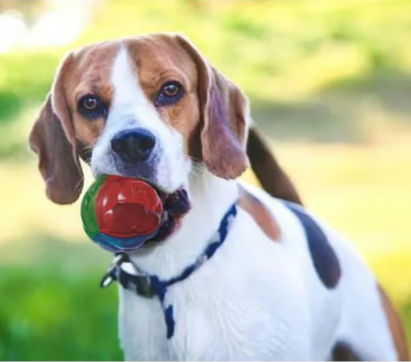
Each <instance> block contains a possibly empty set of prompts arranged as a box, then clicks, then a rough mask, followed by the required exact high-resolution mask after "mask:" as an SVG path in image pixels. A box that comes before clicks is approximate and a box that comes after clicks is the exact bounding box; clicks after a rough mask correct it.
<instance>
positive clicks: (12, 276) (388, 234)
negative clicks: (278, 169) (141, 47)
mask: <svg viewBox="0 0 411 362" xmlns="http://www.w3.org/2000/svg"><path fill="white" fill-rule="evenodd" d="M10 3H13V2H10ZM92 7H93V11H92V17H91V19H90V23H89V25H88V26H87V28H86V29H85V31H84V33H83V34H82V36H81V38H80V39H79V40H78V42H77V44H74V45H73V46H75V45H82V44H85V43H88V42H92V41H100V40H102V39H111V38H114V37H120V36H130V35H134V34H140V33H145V32H150V31H160V30H161V31H179V32H183V33H185V34H186V35H187V36H188V37H189V38H190V39H192V41H193V42H194V43H195V44H196V45H197V46H198V47H199V48H200V49H201V51H202V52H203V53H204V54H205V55H206V56H207V58H208V59H210V60H211V61H212V62H213V64H215V65H216V66H217V68H218V69H220V70H221V71H222V72H224V73H225V74H227V75H228V76H229V77H230V78H232V79H233V80H234V81H235V82H236V83H238V84H239V85H240V86H241V87H242V89H243V90H244V91H245V92H246V93H247V95H248V96H250V98H251V105H252V110H253V116H254V119H255V120H256V121H257V123H258V124H259V125H260V127H261V128H263V129H264V130H265V131H266V134H267V135H268V136H270V137H271V138H272V139H273V147H274V150H275V152H276V153H277V155H278V158H279V159H280V160H281V163H282V164H283V165H284V166H285V168H286V169H287V171H288V172H289V174H290V175H291V176H292V178H293V180H294V181H295V183H296V184H297V187H298V189H299V190H300V192H301V194H302V195H303V197H304V200H305V203H306V204H307V205H308V207H309V208H310V209H311V210H313V211H314V212H315V213H316V214H318V215H319V216H321V217H322V218H323V219H325V220H326V221H327V222H328V223H330V224H331V225H333V226H334V227H335V228H337V229H338V230H340V231H341V232H342V233H343V234H344V235H346V236H347V237H348V238H349V239H350V240H351V242H352V243H353V245H354V246H355V247H356V249H357V250H359V252H360V253H361V254H362V255H363V257H364V259H365V260H366V261H367V262H368V263H369V265H370V266H371V268H372V269H373V271H374V272H375V274H376V275H377V276H378V278H379V280H380V281H381V283H382V284H383V285H384V287H385V288H386V289H387V291H388V293H389V294H390V295H391V297H392V299H393V300H394V302H395V304H396V305H397V307H398V309H399V310H400V312H401V314H402V316H403V319H404V321H405V324H406V327H407V329H408V332H409V336H410V337H411V283H410V280H411V263H410V260H411V242H410V240H411V228H410V225H409V201H410V200H411V189H410V187H409V185H410V184H411V169H410V168H409V167H408V165H409V160H410V159H411V148H410V147H409V144H410V138H411V102H410V101H409V94H410V92H411V87H410V84H411V82H410V77H411V52H410V47H409V46H408V44H409V42H410V39H411V26H410V24H411V3H410V2H409V1H406V0H385V1H369V2H358V1H344V2H338V3H334V2H333V3H332V4H331V3H328V2H326V1H307V2H304V3H302V2H299V3H298V4H297V3H292V2H291V3H290V2H281V1H275V2H274V1H262V0H261V1H260V0H259V1H249V0H244V1H241V2H239V1H230V0H229V1H224V2H217V1H214V2H210V1H202V0H197V1H193V0H190V1H188V0H186V1H174V0H170V1H167V2H164V1H150V2H148V1H147V2H130V1H104V2H93V3H92ZM68 48H71V46H70V47H68ZM68 48H59V49H34V50H23V49H20V50H18V51H15V52H13V53H10V54H1V56H0V134H1V142H0V175H1V176H0V200H1V207H0V220H1V221H0V223H1V230H2V232H1V233H0V275H1V277H0V294H1V296H2V298H1V299H0V360H119V359H121V358H122V353H121V351H120V348H119V342H118V340H117V297H116V295H117V292H116V287H111V288H110V289H108V290H105V291H101V290H100V289H99V288H98V282H99V279H100V277H101V275H102V273H103V272H104V270H105V269H106V267H107V265H108V263H109V262H110V255H108V253H105V252H103V251H102V250H100V249H99V248H98V247H96V246H95V245H93V244H92V243H91V242H89V241H88V240H87V239H86V237H85V235H84V232H83V230H82V228H81V220H80V213H79V208H80V205H79V203H77V204H75V205H72V206H66V207H58V206H56V205H53V204H52V203H50V202H49V201H47V200H46V198H45V195H44V192H43V190H44V184H43V181H42V180H41V177H40V175H39V174H38V172H37V168H36V164H35V160H34V157H33V156H29V154H28V151H27V145H26V138H27V134H28V132H29V130H30V127H31V123H32V119H33V117H34V115H35V114H36V112H37V111H38V109H39V107H40V104H41V102H42V101H43V99H44V98H45V95H46V94H47V92H48V91H49V88H50V84H51V82H52V78H53V74H54V71H55V68H56V66H57V64H58V61H59V59H60V57H61V56H62V54H63V53H65V52H66V51H67V49H68ZM86 177H87V181H88V182H90V177H89V174H86ZM244 177H245V179H247V180H248V181H249V182H255V179H254V178H253V175H252V174H250V173H247V174H246V175H245V176H244ZM409 342H410V346H411V339H410V340H409Z"/></svg>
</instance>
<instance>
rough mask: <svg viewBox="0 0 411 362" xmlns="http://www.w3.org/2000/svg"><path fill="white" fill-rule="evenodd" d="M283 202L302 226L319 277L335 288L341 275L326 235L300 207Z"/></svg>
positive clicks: (329, 287)
mask: <svg viewBox="0 0 411 362" xmlns="http://www.w3.org/2000/svg"><path fill="white" fill-rule="evenodd" d="M284 203H285V205H286V206H287V207H288V208H289V209H290V210H291V211H292V212H293V213H294V215H295V216H297V218H298V219H299V220H300V222H301V224H302V226H303V227H304V231H305V234H306V237H307V242H308V248H309V250H310V254H311V259H312V261H313V264H314V267H315V270H316V271H317V274H318V276H319V278H320V279H321V281H322V282H323V283H324V285H325V286H326V287H327V288H328V289H332V288H335V287H336V286H337V284H338V281H339V280H340V277H341V268H340V263H339V261H338V258H337V255H336V254H335V252H334V250H333V248H332V247H331V245H330V243H329V242H328V239H327V237H326V235H325V234H324V232H323V231H322V230H321V228H320V227H319V226H318V225H317V223H316V222H315V221H314V220H313V219H312V218H311V217H310V216H309V215H308V214H307V213H306V212H305V211H304V209H303V208H302V207H300V206H298V205H296V204H293V203H291V202H284Z"/></svg>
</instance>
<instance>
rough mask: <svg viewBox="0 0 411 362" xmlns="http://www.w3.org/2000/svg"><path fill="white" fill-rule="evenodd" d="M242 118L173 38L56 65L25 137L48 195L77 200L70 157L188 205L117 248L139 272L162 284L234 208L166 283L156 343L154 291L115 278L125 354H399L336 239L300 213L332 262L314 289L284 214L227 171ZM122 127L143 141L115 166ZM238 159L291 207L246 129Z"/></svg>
mask: <svg viewBox="0 0 411 362" xmlns="http://www.w3.org/2000/svg"><path fill="white" fill-rule="evenodd" d="M170 80H173V81H178V82H179V83H181V85H182V87H183V88H184V95H183V96H182V98H181V99H180V100H179V101H178V102H177V103H175V104H172V105H168V106H158V105H156V104H155V102H154V99H155V97H156V94H157V93H158V92H159V90H160V89H161V87H162V85H163V84H164V83H165V82H167V81H170ZM86 94H92V95H96V96H98V97H99V98H100V99H101V100H102V101H103V102H104V103H105V104H106V105H107V107H108V112H107V114H106V115H105V116H104V117H100V118H97V119H92V120H90V119H87V117H84V116H83V115H82V114H81V112H79V111H78V101H79V99H81V97H83V96H84V95H86ZM250 125H251V118H250V114H249V108H248V102H247V99H246V97H245V96H244V94H243V93H242V92H241V91H240V89H239V88H238V87H236V86H235V85H234V84H233V83H232V82H230V81H229V80H228V79H226V78H225V77H224V76H222V75H221V74H220V73H219V72H218V71H217V70H216V69H215V68H213V67H212V66H211V65H210V64H209V63H208V62H207V61H206V60H205V59H204V58H203V57H202V56H201V55H200V53H199V52H198V51H197V50H196V49H195V47H194V46H193V45H192V44H191V43H190V42H189V41H187V40H186V39H185V38H183V37H181V36H179V35H174V34H156V35H147V36H141V37H136V38H132V39H122V40H118V41H110V42H105V43H99V44H93V45H90V46H87V47H84V48H82V49H80V50H77V51H74V52H72V53H70V54H69V55H68V56H67V57H66V58H65V59H64V60H63V62H62V64H61V66H60V68H59V71H58V72H57V75H56V79H55V81H54V84H53V87H52V91H51V93H50V95H49V96H48V98H47V101H46V103H45V105H44V107H43V109H42V111H41V113H40V115H39V118H38V119H37V121H36V123H35V125H34V127H33V130H32V133H31V135H30V144H31V147H32V149H33V150H34V151H35V152H36V153H37V154H38V157H39V168H40V171H41V173H42V175H43V178H44V179H45V182H46V192H47V195H48V197H49V198H50V199H51V200H52V201H54V202H56V203H59V204H67V203H72V202H74V201H76V200H77V199H78V197H79V196H80V193H81V190H82V185H83V174H82V171H81V166H80V162H79V157H81V158H83V159H84V160H85V161H86V162H88V163H89V165H90V167H91V169H92V172H93V174H94V175H95V176H97V175H99V174H103V173H105V174H118V175H123V176H128V177H139V178H143V179H146V180H147V181H149V182H150V183H152V184H153V185H155V186H156V187H157V188H158V189H160V190H162V191H163V192H166V193H172V192H174V191H176V190H177V189H178V188H180V187H183V188H185V189H186V190H187V192H188V195H189V199H190V202H191V205H192V207H191V210H190V211H189V212H188V214H187V215H186V216H185V217H184V218H183V220H182V224H181V227H180V228H179V229H178V230H176V231H175V232H174V233H173V234H172V235H171V236H169V237H168V238H167V240H164V241H163V242H161V243H158V244H155V245H154V246H152V247H148V248H143V249H140V250H137V251H135V252H132V253H130V257H131V259H132V261H133V262H134V263H135V264H136V265H137V266H138V267H139V268H141V269H143V270H144V271H145V272H147V273H150V274H155V275H157V276H159V277H160V278H163V279H167V278H171V277H173V276H175V275H177V274H179V273H181V271H182V270H183V269H184V268H185V267H186V266H188V265H190V264H191V263H193V261H194V260H195V259H196V258H197V257H198V256H199V255H200V254H201V253H202V252H203V250H204V248H205V247H206V245H207V244H208V242H209V240H210V238H211V236H212V235H213V233H214V232H215V231H216V230H217V228H218V226H219V223H220V221H221V219H222V217H223V215H224V214H225V212H226V211H227V210H228V208H229V207H230V206H231V205H232V204H233V203H234V202H236V201H238V205H239V211H238V215H237V217H236V219H235V221H234V222H233V224H232V226H231V229H230V231H229V234H228V237H227V240H226V241H225V244H224V245H223V246H222V247H221V249H219V250H218V251H217V253H216V255H215V256H214V257H213V258H212V259H210V260H209V261H207V262H206V263H205V264H204V265H203V266H202V267H201V268H200V269H199V270H198V271H197V272H195V273H194V274H193V275H192V276H190V277H189V278H188V279H187V280H185V281H184V282H181V283H179V284H176V285H175V286H173V287H172V288H171V289H170V291H169V292H168V295H167V298H168V299H169V302H170V303H172V304H173V306H174V309H175V320H176V330H175V335H174V336H173V337H172V338H171V339H170V340H168V339H167V338H166V332H165V325H164V319H163V314H162V310H161V308H160V304H159V302H158V300H156V299H145V298H143V297H140V296H138V295H136V294H135V293H133V292H131V291H129V290H124V289H122V288H121V287H120V309H119V329H120V339H121V346H122V348H123V350H124V353H125V357H126V359H128V360H136V359H138V360H174V359H177V360H325V359H382V360H396V359H408V351H407V347H406V341H405V335H404V331H403V328H402V325H401V321H400V320H399V318H398V315H397V314H396V313H395V311H394V309H393V308H392V306H391V304H390V302H389V299H388V298H387V297H386V295H385V294H384V293H383V292H382V290H381V289H380V287H379V285H378V282H377V281H376V279H375V277H374V276H373V274H372V273H371V271H370V270H369V269H368V268H367V266H366V265H365V264H364V263H363V261H362V260H361V259H360V258H359V256H358V255H357V254H356V253H355V252H354V251H353V250H352V249H351V247H350V246H349V245H348V243H347V242H346V241H345V240H344V239H343V238H342V237H341V236H340V235H339V234H338V233H336V232H335V231H334V230H332V229H331V228H330V227H328V226H327V225H325V224H324V223H323V222H321V221H320V220H318V219H317V218H315V217H313V216H312V217H313V219H315V220H316V222H317V223H318V225H319V226H320V227H321V229H322V230H323V232H324V233H325V234H326V236H327V239H328V241H329V244H330V247H331V248H332V249H333V250H334V252H335V254H336V256H337V258H338V262H339V265H340V268H341V275H340V276H339V278H338V280H337V282H336V286H335V287H334V288H331V289H330V288H327V287H326V286H325V285H324V284H323V283H322V282H321V280H320V279H319V277H318V274H317V271H316V270H315V268H314V266H313V262H312V255H310V253H309V251H308V247H307V240H306V237H305V234H304V230H303V228H302V226H301V223H300V222H299V220H298V219H297V218H296V216H295V215H294V214H293V213H292V212H291V211H290V210H289V209H288V208H287V207H285V206H284V204H283V203H282V202H281V201H280V200H279V199H276V198H273V197H271V196H270V195H269V194H268V193H266V192H265V191H263V190H260V189H257V188H255V187H251V186H247V185H243V184H239V183H238V182H237V181H235V180H234V179H235V178H236V177H238V176H239V175H240V174H241V173H242V172H243V171H244V170H245V169H246V168H247V167H248V157H247V152H246V144H247V137H248V129H249V128H250ZM135 128H139V129H141V128H142V129H145V130H147V131H149V132H151V133H152V134H153V135H154V137H155V139H156V144H155V147H154V148H153V150H152V152H153V154H154V155H155V157H153V158H152V160H151V161H150V162H149V164H147V163H146V164H144V165H142V164H139V163H136V164H129V163H127V164H125V163H124V162H123V161H122V160H121V159H119V158H118V157H116V155H115V153H114V152H113V149H112V148H111V141H112V139H113V137H115V136H116V135H117V134H118V133H119V132H122V131H124V130H132V129H135ZM248 154H249V156H250V159H251V163H252V167H253V169H254V171H255V172H256V173H257V176H258V177H259V179H260V181H261V183H262V185H263V186H264V188H266V189H267V191H268V192H269V193H270V194H271V195H273V196H277V197H280V198H286V199H289V200H292V201H295V202H297V203H299V202H300V199H299V196H298V194H297V193H296V191H295V189H294V187H293V185H292V184H291V182H290V181H289V179H288V177H287V176H286V175H285V174H284V172H283V171H282V170H281V167H280V166H279V165H278V164H277V163H276V160H275V159H274V158H273V157H272V155H271V154H270V153H269V150H268V147H267V146H265V145H264V143H262V142H261V137H260V136H259V135H258V134H257V133H256V131H255V130H254V129H252V131H251V133H250V139H249V143H248ZM265 167H267V168H266V169H265ZM96 293H97V292H96ZM97 297H98V296H97V295H96V298H97Z"/></svg>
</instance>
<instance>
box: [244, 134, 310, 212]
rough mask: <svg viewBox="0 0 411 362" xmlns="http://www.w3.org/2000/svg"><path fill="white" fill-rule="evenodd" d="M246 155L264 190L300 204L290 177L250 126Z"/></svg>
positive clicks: (266, 144)
mask: <svg viewBox="0 0 411 362" xmlns="http://www.w3.org/2000/svg"><path fill="white" fill-rule="evenodd" d="M247 155H248V158H249V159H250V163H251V168H252V170H253V171H254V173H255V175H256V177H257V179H258V181H259V182H260V183H261V186H262V187H263V188H264V190H265V191H267V192H268V193H269V194H270V195H271V196H274V197H277V198H279V199H283V200H288V201H291V202H294V203H297V204H300V205H302V201H301V198H300V195H299V194H298V192H297V190H296V188H295V187H294V185H293V183H292V182H291V180H290V178H289V177H288V176H287V175H286V173H285V172H284V170H283V169H282V168H281V166H280V164H279V163H278V161H277V159H276V158H275V156H274V154H273V153H272V151H271V149H270V146H269V145H268V143H267V142H266V141H265V140H264V138H263V136H262V135H261V134H260V133H259V132H258V131H257V130H256V129H255V127H251V128H250V132H249V136H248V141H247Z"/></svg>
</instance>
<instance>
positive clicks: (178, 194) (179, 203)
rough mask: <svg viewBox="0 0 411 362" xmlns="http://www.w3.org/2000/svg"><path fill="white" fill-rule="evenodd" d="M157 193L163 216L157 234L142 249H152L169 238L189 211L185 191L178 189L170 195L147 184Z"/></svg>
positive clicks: (188, 202) (155, 186)
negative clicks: (161, 204)
mask: <svg viewBox="0 0 411 362" xmlns="http://www.w3.org/2000/svg"><path fill="white" fill-rule="evenodd" d="M149 184H150V185H151V186H152V187H153V188H154V189H155V190H156V191H157V193H158V195H159V197H160V199H161V201H162V203H163V215H162V219H161V226H160V229H159V230H158V232H157V234H156V235H155V236H154V237H152V238H150V239H148V240H147V241H146V242H145V243H144V244H143V248H147V247H152V246H154V245H155V244H157V243H160V242H162V241H164V240H166V239H167V238H169V237H170V236H171V235H172V234H173V233H174V232H176V231H177V230H178V228H179V226H180V225H181V222H182V219H183V217H184V216H185V215H186V214H187V213H188V211H189V210H190V201H189V199H188V194H187V191H186V190H185V189H184V188H183V187H180V188H179V189H177V190H176V191H174V192H172V193H166V192H164V191H162V190H161V189H160V188H159V187H158V186H157V185H154V184H153V183H149Z"/></svg>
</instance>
